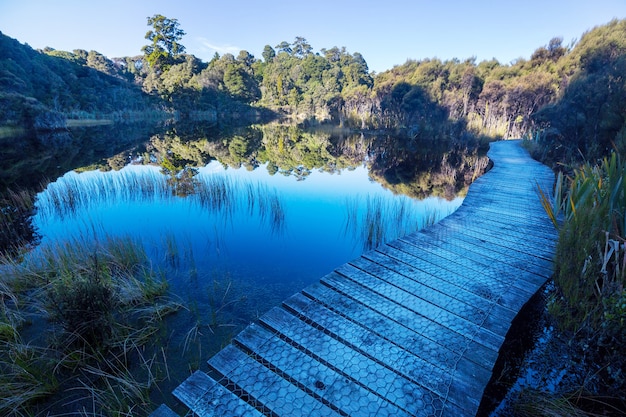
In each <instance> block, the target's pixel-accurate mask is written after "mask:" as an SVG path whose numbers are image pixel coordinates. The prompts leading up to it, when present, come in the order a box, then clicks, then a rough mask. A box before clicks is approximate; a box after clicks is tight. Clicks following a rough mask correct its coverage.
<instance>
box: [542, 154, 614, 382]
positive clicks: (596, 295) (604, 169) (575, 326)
mask: <svg viewBox="0 0 626 417" xmlns="http://www.w3.org/2000/svg"><path fill="white" fill-rule="evenodd" d="M540 194H541V195H542V200H543V205H544V207H545V208H546V211H547V213H548V215H549V217H550V218H551V219H552V221H553V222H554V224H555V225H556V226H557V228H558V230H559V240H558V244H557V248H556V256H555V266H556V268H555V275H554V281H555V284H556V286H557V295H556V296H555V298H554V300H553V301H552V303H551V304H550V311H551V313H552V314H553V315H555V316H556V317H557V319H558V322H559V324H560V326H561V327H562V329H564V330H568V331H572V332H573V334H575V335H576V336H577V337H578V338H579V339H582V340H584V342H583V344H584V345H585V346H586V348H585V349H586V350H587V353H586V355H587V356H594V355H596V356H595V357H596V359H597V360H598V361H601V362H605V363H606V362H608V365H607V366H606V368H605V369H606V374H607V375H608V376H609V378H612V379H613V382H614V383H616V384H617V385H618V386H622V387H623V386H624V385H625V383H624V381H625V380H626V376H625V375H624V374H623V373H622V371H620V370H619V369H620V367H622V366H623V365H624V364H625V362H624V359H623V358H622V357H621V353H620V352H623V349H624V348H626V290H625V284H626V272H625V271H626V246H625V243H626V240H625V233H626V165H625V164H624V163H623V162H622V161H621V159H620V157H619V156H618V155H617V154H616V153H613V154H611V155H610V156H609V157H607V158H605V159H604V160H603V161H601V163H599V164H597V165H592V164H589V163H586V164H584V165H583V166H581V167H580V168H578V169H576V170H575V171H574V173H573V175H572V177H564V176H563V175H561V174H560V175H559V176H558V178H557V181H556V187H555V197H554V199H553V200H552V201H550V200H549V199H548V197H547V195H546V193H545V192H543V191H540ZM620 364H621V365H620Z"/></svg>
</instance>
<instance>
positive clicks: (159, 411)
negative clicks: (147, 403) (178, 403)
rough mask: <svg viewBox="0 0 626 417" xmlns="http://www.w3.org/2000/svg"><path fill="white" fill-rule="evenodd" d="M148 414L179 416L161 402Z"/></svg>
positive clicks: (162, 416)
mask: <svg viewBox="0 0 626 417" xmlns="http://www.w3.org/2000/svg"><path fill="white" fill-rule="evenodd" d="M150 415H151V416H152V417H180V416H179V415H178V414H176V413H175V412H174V411H172V409H171V408H169V407H168V406H167V405H165V404H161V405H160V406H159V408H157V409H156V410H154V411H153V412H152V413H151V414H150Z"/></svg>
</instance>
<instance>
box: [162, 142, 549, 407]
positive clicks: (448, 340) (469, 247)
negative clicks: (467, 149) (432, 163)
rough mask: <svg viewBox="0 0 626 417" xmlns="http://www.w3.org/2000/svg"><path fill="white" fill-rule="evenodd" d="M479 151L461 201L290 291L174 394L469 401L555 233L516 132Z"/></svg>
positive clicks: (230, 401)
mask: <svg viewBox="0 0 626 417" xmlns="http://www.w3.org/2000/svg"><path fill="white" fill-rule="evenodd" d="M488 155H489V157H490V158H491V159H492V161H493V162H494V167H493V169H492V170H491V171H490V172H488V173H487V174H485V175H484V176H483V177H481V178H479V179H478V180H476V181H475V182H474V184H472V186H471V187H470V191H469V193H468V195H467V197H466V198H465V200H464V202H463V205H462V206H461V207H460V208H459V210H457V211H456V212H455V213H453V214H452V215H450V216H448V217H447V218H445V219H444V220H442V221H441V222H439V223H438V224H436V225H434V226H432V227H430V228H428V229H426V230H423V231H421V232H417V233H413V234H411V235H408V236H406V237H404V238H401V239H398V240H396V241H393V242H390V243H388V244H386V245H383V246H381V247H379V248H377V249H376V250H373V251H370V252H367V253H365V254H363V255H362V256H361V257H360V258H358V259H355V260H354V261H351V262H349V263H347V264H344V265H342V266H340V267H339V268H337V269H336V270H335V271H333V272H332V273H330V274H328V275H326V276H325V277H323V278H322V279H321V280H320V282H319V283H317V284H314V285H312V286H309V287H307V288H305V289H304V290H302V291H301V292H300V293H298V294H295V295H294V296H292V297H290V298H289V299H287V300H285V301H284V302H283V304H282V305H281V306H279V307H276V308H274V309H272V310H270V311H269V312H268V313H267V314H265V315H264V316H263V317H261V319H260V320H259V322H258V323H255V324H252V325H250V326H249V327H247V328H246V329H245V330H244V331H242V332H241V333H240V334H239V335H238V336H237V337H236V338H235V339H234V340H233V342H232V343H231V344H230V345H229V346H227V347H226V348H224V349H223V350H222V351H220V352H219V353H218V354H216V355H215V356H214V357H213V358H211V359H210V360H209V369H208V371H207V372H203V371H197V372H196V373H194V374H193V375H191V376H190V377H189V378H188V379H187V380H186V381H184V382H183V383H182V384H181V385H180V386H179V387H178V388H176V389H175V390H174V395H175V396H176V397H177V398H178V399H179V400H180V401H182V402H183V403H184V404H186V405H187V406H188V407H189V408H190V410H192V411H193V412H194V413H195V414H197V415H199V416H261V415H269V416H289V417H292V416H473V415H475V414H476V412H477V410H478V407H479V404H480V401H481V398H482V395H483V391H484V390H485V387H486V385H487V383H488V382H489V379H490V377H491V373H492V369H493V366H494V364H495V362H496V359H497V358H498V352H499V350H500V347H501V346H502V343H503V341H504V338H505V335H506V333H507V331H508V329H509V327H510V325H511V322H512V320H513V318H514V317H515V316H516V315H517V313H518V312H519V310H520V309H521V308H522V306H523V305H524V304H525V303H526V302H527V301H528V300H529V299H530V297H531V296H532V295H533V294H534V293H535V292H536V291H537V290H538V289H539V287H541V286H542V285H543V284H544V283H545V282H546V280H547V279H548V278H549V277H550V276H551V274H552V256H553V253H554V248H555V244H556V238H557V236H556V231H555V229H554V228H553V226H552V224H551V223H550V221H549V219H548V218H547V216H546V215H545V213H544V211H543V208H542V206H541V203H540V201H539V198H538V196H537V192H536V188H537V184H539V185H540V186H541V187H542V188H543V189H544V190H545V189H551V186H552V181H553V174H552V172H551V171H550V169H549V168H547V167H546V166H544V165H542V164H540V163H538V162H536V161H534V160H532V159H531V158H530V157H529V156H528V154H527V152H526V151H525V150H524V149H522V148H521V146H520V142H519V141H505V142H495V143H493V144H492V145H491V149H490V151H489V154H488ZM152 415H153V416H155V417H156V416H172V415H175V414H173V413H172V412H171V411H170V410H169V409H167V407H165V406H161V407H160V408H159V409H158V410H157V411H155V412H154V413H153V414H152Z"/></svg>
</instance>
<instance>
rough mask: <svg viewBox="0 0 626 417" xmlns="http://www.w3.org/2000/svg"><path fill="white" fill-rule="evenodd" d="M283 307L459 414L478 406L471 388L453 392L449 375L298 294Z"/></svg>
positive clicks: (470, 386)
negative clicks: (447, 403)
mask: <svg viewBox="0 0 626 417" xmlns="http://www.w3.org/2000/svg"><path fill="white" fill-rule="evenodd" d="M284 305H285V306H287V307H288V308H289V309H291V310H292V311H293V312H295V313H296V314H299V315H301V316H302V317H304V318H305V319H306V320H307V321H309V322H310V323H311V324H312V325H314V326H317V327H319V328H323V329H325V330H326V331H327V332H330V333H332V335H333V337H334V338H337V339H339V340H341V341H342V343H344V344H346V345H349V346H351V347H353V348H354V349H356V350H357V351H359V352H360V353H362V354H363V355H365V356H367V357H370V358H372V359H373V360H375V361H377V362H379V363H381V364H382V365H384V366H385V367H386V368H388V369H391V370H393V371H394V372H395V373H397V374H400V375H402V376H403V377H405V378H406V379H408V380H410V381H412V382H414V383H415V384H417V385H421V386H422V387H424V388H426V389H427V390H429V391H432V392H433V393H435V394H437V395H439V396H440V397H445V398H447V400H448V401H451V402H452V403H453V404H455V405H457V406H459V408H460V410H463V409H468V408H470V409H471V408H473V407H476V406H478V404H476V397H477V393H476V392H473V391H472V385H470V384H465V386H464V387H463V388H464V389H463V390H459V389H458V385H455V387H454V388H457V389H454V390H451V389H450V385H451V379H452V378H453V377H454V376H453V374H451V373H449V372H447V371H444V370H442V369H440V368H438V367H435V366H434V365H432V364H431V363H429V362H427V361H425V360H424V359H423V358H421V357H419V356H417V355H414V354H413V353H412V352H410V351H408V350H407V349H405V348H404V347H403V346H399V345H397V344H395V343H393V342H391V341H389V340H387V339H385V338H383V337H381V336H379V335H378V334H377V333H376V332H374V331H373V330H372V329H368V328H365V327H363V326H360V325H359V324H357V323H355V322H353V321H351V320H349V319H348V318H347V317H344V316H342V315H340V314H337V313H335V312H333V311H331V310H329V309H327V308H326V307H324V306H323V305H321V304H319V303H316V302H314V301H313V300H311V299H309V298H307V297H304V296H303V295H301V294H296V295H294V296H292V297H290V298H288V299H287V300H285V302H284ZM489 376H490V375H489ZM489 376H488V375H487V374H486V373H483V374H482V377H483V378H484V377H487V379H488V378H489ZM473 377H474V382H475V379H476V378H477V376H476V375H473ZM475 385H476V384H473V386H475ZM460 410H459V412H460Z"/></svg>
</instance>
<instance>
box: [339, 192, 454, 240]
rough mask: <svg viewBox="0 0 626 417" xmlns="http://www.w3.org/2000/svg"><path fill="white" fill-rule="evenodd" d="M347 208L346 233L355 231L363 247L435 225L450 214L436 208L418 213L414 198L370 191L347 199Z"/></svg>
mask: <svg viewBox="0 0 626 417" xmlns="http://www.w3.org/2000/svg"><path fill="white" fill-rule="evenodd" d="M363 200H365V204H364V205H363V204H362V201H363ZM361 206H363V208H362V209H361V208H360V207H361ZM345 207H346V223H345V227H344V232H345V233H351V234H353V235H354V236H355V239H356V240H357V241H358V242H360V244H362V246H363V250H369V249H373V248H375V247H377V246H379V245H381V244H383V243H385V242H389V241H390V240H393V239H397V238H399V237H401V236H404V235H407V234H409V233H413V232H416V231H418V230H421V229H423V228H425V227H428V226H430V225H433V224H435V223H436V222H437V221H438V220H439V219H441V218H443V217H445V216H446V215H448V214H449V213H443V212H438V211H436V210H434V209H433V210H430V211H428V210H426V211H424V212H418V211H416V209H415V206H414V205H413V200H412V199H410V198H408V197H404V196H402V197H397V198H394V199H393V200H389V199H386V198H384V197H382V196H371V195H369V194H368V195H366V196H365V197H362V196H356V197H353V198H347V199H346V200H345Z"/></svg>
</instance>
